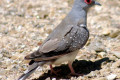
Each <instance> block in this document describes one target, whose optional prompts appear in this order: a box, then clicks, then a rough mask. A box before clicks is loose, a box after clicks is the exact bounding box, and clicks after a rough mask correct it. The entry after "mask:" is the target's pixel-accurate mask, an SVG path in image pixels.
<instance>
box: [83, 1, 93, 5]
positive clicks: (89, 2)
mask: <svg viewBox="0 0 120 80" xmlns="http://www.w3.org/2000/svg"><path fill="white" fill-rule="evenodd" d="M84 1H85V3H87V4H91V2H92V0H84Z"/></svg>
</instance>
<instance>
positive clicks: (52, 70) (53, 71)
mask: <svg viewBox="0 0 120 80" xmlns="http://www.w3.org/2000/svg"><path fill="white" fill-rule="evenodd" d="M50 69H51V74H52V73H54V74H55V75H58V74H57V72H59V71H60V70H58V71H55V70H54V69H53V67H52V64H50Z"/></svg>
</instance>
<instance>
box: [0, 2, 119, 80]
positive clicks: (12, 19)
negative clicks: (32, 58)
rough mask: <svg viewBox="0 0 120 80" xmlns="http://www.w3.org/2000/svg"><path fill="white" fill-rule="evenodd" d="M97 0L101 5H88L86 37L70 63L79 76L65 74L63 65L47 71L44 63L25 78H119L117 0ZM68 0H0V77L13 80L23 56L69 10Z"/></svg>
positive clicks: (24, 65) (24, 64)
mask: <svg viewBox="0 0 120 80" xmlns="http://www.w3.org/2000/svg"><path fill="white" fill-rule="evenodd" d="M99 2H100V3H101V4H102V6H95V7H93V8H91V11H89V14H88V29H89V30H90V38H89V41H88V43H87V44H86V46H85V47H84V48H83V49H81V50H80V52H79V54H78V56H77V58H76V59H77V60H76V61H75V62H74V63H73V67H74V68H75V70H76V71H77V72H78V73H81V74H83V76H79V77H78V76H68V73H69V69H68V67H67V65H61V66H59V67H55V69H56V70H57V69H61V70H62V71H60V76H55V75H50V71H48V70H49V67H48V65H45V66H43V67H42V68H39V69H38V70H37V71H36V72H35V73H34V74H33V75H31V76H30V77H29V79H28V80H32V79H33V80H44V79H46V80H50V79H52V80H56V79H61V80H68V79H71V80H120V0H116V1H113V0H99ZM72 3H73V1H72V0H0V80H15V79H17V78H18V77H19V76H20V75H21V74H22V73H23V71H25V70H26V69H27V67H28V65H27V63H28V62H29V61H25V60H24V56H25V55H27V54H29V53H31V52H33V51H34V50H36V49H38V45H40V44H41V43H42V41H44V39H45V38H46V37H47V36H48V34H49V33H50V32H51V31H52V30H53V29H54V28H55V27H56V25H58V24H59V23H60V21H61V20H62V19H63V18H64V17H65V16H66V14H67V13H68V12H69V11H70V9H71V6H72ZM64 70H67V71H66V72H65V71H64ZM64 72H65V73H64ZM41 75H42V76H41ZM50 77H51V78H50Z"/></svg>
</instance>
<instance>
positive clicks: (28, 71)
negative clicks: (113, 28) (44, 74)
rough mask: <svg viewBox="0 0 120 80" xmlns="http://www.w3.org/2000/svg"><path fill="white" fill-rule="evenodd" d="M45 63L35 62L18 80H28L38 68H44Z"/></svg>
mask: <svg viewBox="0 0 120 80" xmlns="http://www.w3.org/2000/svg"><path fill="white" fill-rule="evenodd" d="M43 64H44V63H43V62H34V63H33V64H31V65H30V66H29V68H28V69H27V70H26V71H25V72H24V74H22V75H21V76H20V77H19V78H18V80H25V79H26V78H28V77H29V76H30V75H31V74H32V73H33V72H34V71H35V70H36V69H37V68H38V66H42V65H43Z"/></svg>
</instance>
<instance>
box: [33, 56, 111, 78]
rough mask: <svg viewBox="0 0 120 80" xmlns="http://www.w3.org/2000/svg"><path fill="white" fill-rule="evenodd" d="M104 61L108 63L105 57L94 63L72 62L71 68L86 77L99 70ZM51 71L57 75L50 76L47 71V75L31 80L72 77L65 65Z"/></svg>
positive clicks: (84, 61) (49, 72)
mask: <svg viewBox="0 0 120 80" xmlns="http://www.w3.org/2000/svg"><path fill="white" fill-rule="evenodd" d="M105 61H110V60H109V58H107V57H106V58H103V59H100V60H97V61H95V62H92V61H86V60H75V61H74V62H73V65H72V66H73V68H74V70H75V72H76V73H78V74H83V75H86V74H88V73H90V72H91V71H95V70H100V69H101V64H102V63H103V62H105ZM53 69H54V70H55V71H58V70H60V71H59V72H58V73H57V74H58V75H55V74H51V71H50V70H49V71H48V72H47V73H44V74H43V75H42V76H40V77H39V78H37V79H33V80H45V79H46V78H48V77H50V78H56V79H57V80H58V79H70V78H71V77H73V75H69V74H70V69H69V67H68V65H67V64H63V65H61V66H58V67H54V68H53Z"/></svg>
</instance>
